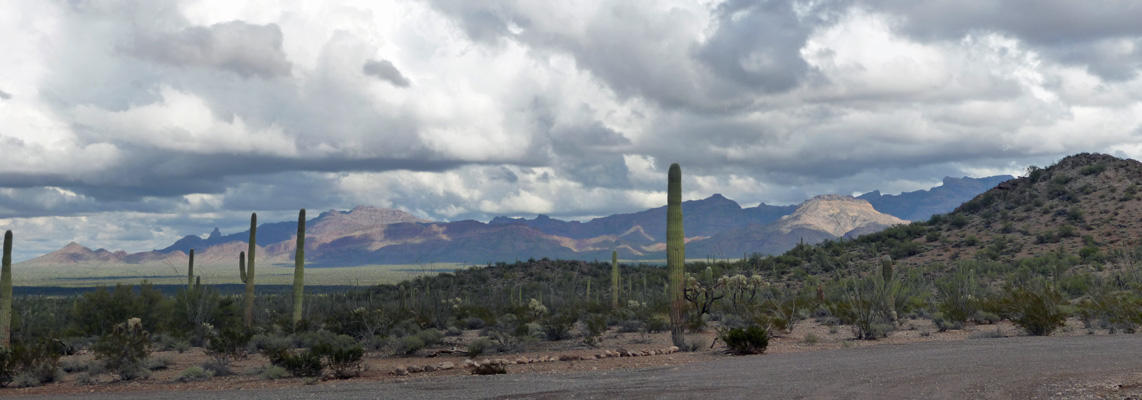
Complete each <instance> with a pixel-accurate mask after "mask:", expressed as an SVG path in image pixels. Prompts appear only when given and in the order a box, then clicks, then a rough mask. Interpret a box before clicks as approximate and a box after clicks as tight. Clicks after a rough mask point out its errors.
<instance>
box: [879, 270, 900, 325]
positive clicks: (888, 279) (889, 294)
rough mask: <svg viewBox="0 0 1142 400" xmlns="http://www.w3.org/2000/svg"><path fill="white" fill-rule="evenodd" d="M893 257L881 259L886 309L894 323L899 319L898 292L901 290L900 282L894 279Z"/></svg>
mask: <svg viewBox="0 0 1142 400" xmlns="http://www.w3.org/2000/svg"><path fill="white" fill-rule="evenodd" d="M893 275H894V271H893V266H892V257H891V256H884V258H882V259H880V276H881V278H882V279H883V280H884V286H883V287H884V289H883V290H884V310H885V311H886V314H887V317H888V319H889V320H890V321H892V323H893V324H895V323H896V321H897V320H898V318H897V314H896V294H897V292H899V291H900V283H899V282H896V281H894V280H893Z"/></svg>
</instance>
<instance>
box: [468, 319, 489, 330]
mask: <svg viewBox="0 0 1142 400" xmlns="http://www.w3.org/2000/svg"><path fill="white" fill-rule="evenodd" d="M465 325H467V326H468V329H483V328H484V325H485V323H484V320H483V319H480V318H478V317H468V320H467V321H466V322H465Z"/></svg>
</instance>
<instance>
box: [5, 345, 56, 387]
mask: <svg viewBox="0 0 1142 400" xmlns="http://www.w3.org/2000/svg"><path fill="white" fill-rule="evenodd" d="M56 343H57V341H56V340H54V339H50V338H47V339H41V340H37V341H34V342H31V343H20V342H15V343H13V344H12V348H11V349H10V350H4V349H0V351H3V354H0V387H2V386H5V385H7V384H8V383H10V382H15V383H16V384H17V385H19V386H23V387H28V386H39V385H40V384H42V383H49V382H57V381H59V380H60V379H61V378H62V377H63V375H64V371H63V368H61V363H60V354H59V348H58V347H57V346H55V344H56Z"/></svg>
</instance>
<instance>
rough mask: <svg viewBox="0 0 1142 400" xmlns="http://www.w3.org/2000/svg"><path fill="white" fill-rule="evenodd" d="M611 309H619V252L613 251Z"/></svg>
mask: <svg viewBox="0 0 1142 400" xmlns="http://www.w3.org/2000/svg"><path fill="white" fill-rule="evenodd" d="M611 308H613V309H616V310H618V309H619V251H618V250H612V251H611Z"/></svg>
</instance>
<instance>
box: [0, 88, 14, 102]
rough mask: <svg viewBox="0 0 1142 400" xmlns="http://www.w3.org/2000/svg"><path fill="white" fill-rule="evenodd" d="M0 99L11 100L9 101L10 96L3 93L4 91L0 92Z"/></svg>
mask: <svg viewBox="0 0 1142 400" xmlns="http://www.w3.org/2000/svg"><path fill="white" fill-rule="evenodd" d="M0 99H4V100H11V99H12V95H11V94H10V93H8V92H5V91H3V90H0Z"/></svg>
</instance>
